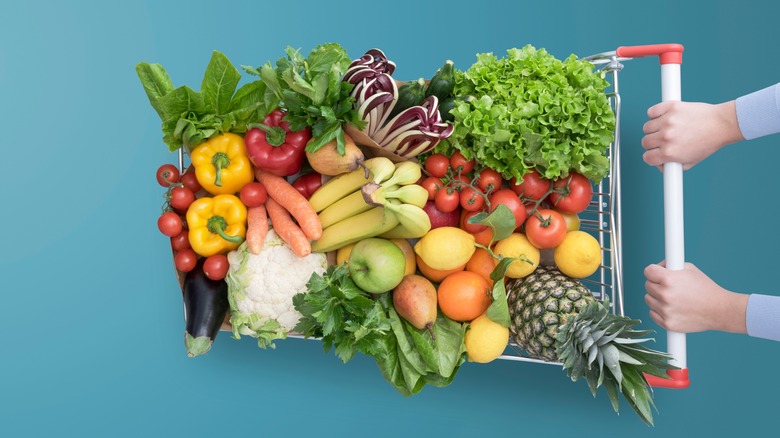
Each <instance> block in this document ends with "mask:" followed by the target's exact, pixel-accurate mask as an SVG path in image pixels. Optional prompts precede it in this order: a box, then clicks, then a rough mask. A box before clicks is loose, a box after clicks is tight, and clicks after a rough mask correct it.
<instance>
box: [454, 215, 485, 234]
mask: <svg viewBox="0 0 780 438" xmlns="http://www.w3.org/2000/svg"><path fill="white" fill-rule="evenodd" d="M479 213H481V211H480V210H478V211H468V210H463V211H462V212H461V214H460V225H459V226H460V229H461V230H464V231H466V232H467V233H470V234H477V233H479V232H482V231H484V230H485V229H487V226H486V225H480V224H470V223H469V219H471V217H472V216H474V215H477V214H479Z"/></svg>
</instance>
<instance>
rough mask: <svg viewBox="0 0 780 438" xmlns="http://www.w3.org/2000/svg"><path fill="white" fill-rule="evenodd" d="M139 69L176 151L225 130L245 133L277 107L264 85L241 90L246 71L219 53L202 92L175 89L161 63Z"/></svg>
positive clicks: (165, 136)
mask: <svg viewBox="0 0 780 438" xmlns="http://www.w3.org/2000/svg"><path fill="white" fill-rule="evenodd" d="M135 70H136V73H137V74H138V78H139V79H140V80H141V84H142V85H143V87H144V91H146V96H147V97H148V98H149V102H150V103H151V104H152V107H153V108H154V109H155V111H157V114H158V115H159V116H160V119H161V120H162V131H163V141H164V142H165V144H167V145H168V149H169V150H170V151H175V150H177V149H180V148H181V147H182V146H185V147H187V149H188V150H192V149H193V148H195V146H197V145H199V144H200V143H202V142H204V141H206V140H208V139H209V138H211V137H213V136H215V135H219V134H222V133H225V132H233V133H236V134H243V133H244V132H246V126H247V124H249V123H253V122H256V121H257V120H262V119H263V118H264V117H265V116H266V114H268V113H269V112H270V111H272V110H273V109H274V108H275V107H276V104H275V103H274V100H273V95H271V94H270V93H267V92H266V86H265V84H264V83H263V82H262V81H254V82H250V83H247V84H245V85H243V86H242V87H241V88H238V90H236V88H237V87H238V83H239V81H240V80H241V73H240V72H239V71H238V70H237V69H236V68H235V67H234V66H233V64H231V62H230V60H228V58H227V57H226V56H225V55H224V54H222V53H220V52H218V51H214V52H213V54H212V56H211V60H210V61H209V64H208V66H207V67H206V71H205V73H204V75H203V81H202V82H201V85H200V91H199V92H198V91H195V90H193V89H192V88H190V87H187V86H181V87H178V88H174V86H173V82H171V79H170V77H169V76H168V73H167V72H166V71H165V69H164V68H163V66H162V65H160V64H149V63H146V62H141V63H139V64H138V65H136V67H135ZM234 93H235V94H234Z"/></svg>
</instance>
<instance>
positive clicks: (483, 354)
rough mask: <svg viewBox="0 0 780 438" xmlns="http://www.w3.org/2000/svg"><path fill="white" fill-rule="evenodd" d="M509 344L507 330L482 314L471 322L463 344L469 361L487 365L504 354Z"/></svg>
mask: <svg viewBox="0 0 780 438" xmlns="http://www.w3.org/2000/svg"><path fill="white" fill-rule="evenodd" d="M508 342H509V328H508V327H502V326H501V324H498V323H496V322H494V321H493V320H492V319H490V318H488V317H487V315H486V314H484V313H483V314H482V315H480V316H478V317H477V318H475V319H474V320H473V321H471V324H469V329H468V330H467V331H466V337H465V339H464V343H465V345H466V354H467V355H468V357H469V361H471V362H478V363H488V362H491V361H493V360H495V359H497V358H498V357H499V356H501V355H502V354H503V353H504V349H505V348H506V345H507V343H508Z"/></svg>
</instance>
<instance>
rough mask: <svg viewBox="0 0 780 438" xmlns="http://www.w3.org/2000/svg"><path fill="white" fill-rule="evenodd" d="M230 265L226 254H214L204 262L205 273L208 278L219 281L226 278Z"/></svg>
mask: <svg viewBox="0 0 780 438" xmlns="http://www.w3.org/2000/svg"><path fill="white" fill-rule="evenodd" d="M229 268H230V264H229V263H228V259H227V257H226V256H225V254H214V255H213V256H209V257H207V258H206V261H205V262H203V273H204V274H206V277H208V278H210V279H212V280H215V281H218V280H222V279H223V278H225V276H226V275H227V273H228V269H229Z"/></svg>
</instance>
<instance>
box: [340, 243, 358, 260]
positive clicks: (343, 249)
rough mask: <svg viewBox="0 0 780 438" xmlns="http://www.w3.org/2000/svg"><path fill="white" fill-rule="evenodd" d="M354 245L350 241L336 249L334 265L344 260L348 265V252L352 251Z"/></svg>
mask: <svg viewBox="0 0 780 438" xmlns="http://www.w3.org/2000/svg"><path fill="white" fill-rule="evenodd" d="M354 246H355V244H354V243H352V244H349V245H347V246H342V247H341V248H339V249H338V251H336V266H338V265H340V264H342V263H344V262H347V266H349V254H350V253H351V252H352V248H353V247H354Z"/></svg>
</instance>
